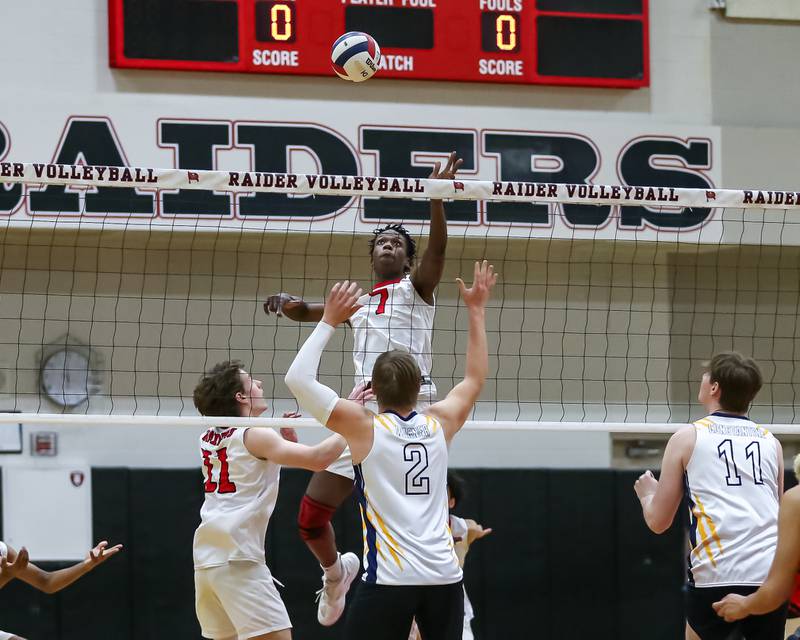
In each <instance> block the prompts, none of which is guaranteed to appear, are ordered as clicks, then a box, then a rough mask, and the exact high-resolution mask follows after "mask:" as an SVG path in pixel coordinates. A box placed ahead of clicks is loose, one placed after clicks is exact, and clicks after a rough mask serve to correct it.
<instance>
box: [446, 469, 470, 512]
mask: <svg viewBox="0 0 800 640" xmlns="http://www.w3.org/2000/svg"><path fill="white" fill-rule="evenodd" d="M447 489H448V491H450V497H451V498H452V499H453V509H455V508H457V507H458V503H459V502H461V501H462V500H463V499H464V496H465V495H466V494H467V483H466V482H465V480H464V478H462V477H461V476H460V475H459V474H457V473H456V472H455V471H450V470H449V469H448V471H447Z"/></svg>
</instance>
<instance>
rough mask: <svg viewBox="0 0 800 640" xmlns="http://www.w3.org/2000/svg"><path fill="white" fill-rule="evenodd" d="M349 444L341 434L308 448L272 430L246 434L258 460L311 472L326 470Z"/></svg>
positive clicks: (249, 446) (256, 430)
mask: <svg viewBox="0 0 800 640" xmlns="http://www.w3.org/2000/svg"><path fill="white" fill-rule="evenodd" d="M284 417H286V416H284ZM346 444H347V443H346V442H345V441H344V438H342V436H339V435H332V436H331V437H329V438H326V439H325V440H323V441H322V442H320V443H319V444H316V445H314V446H308V445H305V444H300V443H299V442H297V441H296V440H287V439H286V437H285V436H284V437H281V436H279V435H278V434H277V433H276V432H275V431H273V430H272V429H260V428H257V427H253V428H250V429H248V430H247V431H246V432H245V434H244V446H245V447H247V450H248V451H249V452H250V453H252V454H253V455H254V456H256V457H257V458H261V459H263V460H271V461H272V462H275V463H277V464H280V465H283V466H286V467H296V468H298V469H310V470H311V471H322V470H324V469H325V468H326V467H328V466H330V465H331V464H332V463H333V461H334V460H336V458H338V457H339V456H340V455H341V454H342V451H344V448H345V445H346Z"/></svg>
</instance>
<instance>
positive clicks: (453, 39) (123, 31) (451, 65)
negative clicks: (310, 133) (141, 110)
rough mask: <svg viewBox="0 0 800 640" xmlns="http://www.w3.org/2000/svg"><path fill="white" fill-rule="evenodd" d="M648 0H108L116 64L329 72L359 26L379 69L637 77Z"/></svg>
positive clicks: (446, 74) (637, 82) (636, 83)
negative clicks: (345, 38)
mask: <svg viewBox="0 0 800 640" xmlns="http://www.w3.org/2000/svg"><path fill="white" fill-rule="evenodd" d="M647 3H648V0H109V28H110V37H109V54H110V62H111V66H112V67H120V68H139V69H172V70H186V71H232V72H248V73H269V74H284V75H323V76H332V75H333V70H332V69H331V64H330V51H331V46H332V44H333V42H334V40H336V38H338V37H339V36H340V35H342V34H343V33H345V32H347V31H364V32H366V33H369V34H370V35H371V36H373V37H374V38H375V39H376V40H377V41H378V44H380V46H381V53H382V59H381V62H380V71H379V74H378V76H376V77H381V78H408V79H423V80H445V81H447V80H453V81H471V82H506V83H516V84H556V85H576V86H605V87H626V88H636V87H643V86H647V85H648V84H649V61H648V53H649V52H648V6H647Z"/></svg>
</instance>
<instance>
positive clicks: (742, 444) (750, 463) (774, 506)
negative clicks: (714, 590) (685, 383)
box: [685, 412, 781, 587]
mask: <svg viewBox="0 0 800 640" xmlns="http://www.w3.org/2000/svg"><path fill="white" fill-rule="evenodd" d="M694 428H695V432H696V434H697V441H696V443H695V445H694V451H693V452H692V457H691V458H690V459H689V463H688V464H687V465H686V476H685V481H686V494H687V498H688V501H689V510H690V514H689V517H690V526H689V538H690V541H691V544H692V550H691V552H690V554H689V581H690V583H691V584H693V585H694V586H696V587H720V586H728V585H760V584H761V583H763V582H764V580H765V579H766V577H767V573H768V572H769V568H770V565H771V564H772V559H773V557H774V555H775V547H776V544H777V540H778V502H779V496H778V490H779V480H778V475H779V473H780V468H781V466H780V460H779V454H778V444H777V440H776V439H775V436H773V435H772V434H771V433H770V432H769V431H767V430H766V429H764V428H763V427H759V426H758V425H756V424H755V423H753V422H751V421H750V420H748V419H747V418H744V417H741V416H734V415H730V414H725V413H721V412H717V413H713V414H711V415H710V416H708V417H706V418H703V419H702V420H698V421H697V422H695V423H694Z"/></svg>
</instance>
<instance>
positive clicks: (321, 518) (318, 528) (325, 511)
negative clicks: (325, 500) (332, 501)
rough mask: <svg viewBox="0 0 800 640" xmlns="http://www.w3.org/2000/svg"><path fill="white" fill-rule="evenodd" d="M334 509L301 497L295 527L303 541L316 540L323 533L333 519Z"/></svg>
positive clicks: (306, 497)
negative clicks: (298, 529)
mask: <svg viewBox="0 0 800 640" xmlns="http://www.w3.org/2000/svg"><path fill="white" fill-rule="evenodd" d="M334 513H336V509H334V508H333V507H329V506H328V505H326V504H322V503H321V502H317V501H316V500H314V499H313V498H309V497H308V496H303V499H302V500H301V501H300V511H299V513H298V514H297V525H298V527H299V528H300V537H301V538H302V539H303V540H316V539H317V538H319V537H320V536H321V535H322V534H323V532H324V531H325V527H326V526H327V525H328V523H329V522H330V521H331V518H333V514H334Z"/></svg>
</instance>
